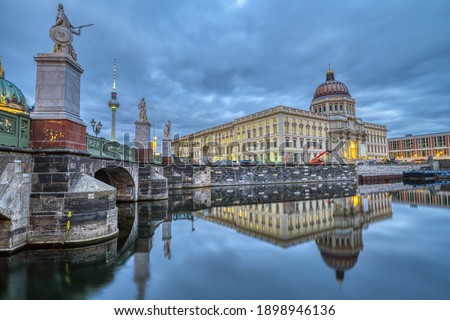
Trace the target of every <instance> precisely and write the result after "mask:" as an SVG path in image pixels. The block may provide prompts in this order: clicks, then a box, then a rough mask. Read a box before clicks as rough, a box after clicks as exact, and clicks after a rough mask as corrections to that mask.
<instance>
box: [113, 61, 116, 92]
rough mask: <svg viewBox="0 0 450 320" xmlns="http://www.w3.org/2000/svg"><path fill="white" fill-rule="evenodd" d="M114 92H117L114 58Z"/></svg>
mask: <svg viewBox="0 0 450 320" xmlns="http://www.w3.org/2000/svg"><path fill="white" fill-rule="evenodd" d="M113 92H116V58H114V78H113Z"/></svg>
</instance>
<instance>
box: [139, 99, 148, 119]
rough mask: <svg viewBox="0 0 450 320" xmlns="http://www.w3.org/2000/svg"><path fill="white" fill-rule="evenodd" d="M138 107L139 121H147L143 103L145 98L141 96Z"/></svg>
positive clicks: (145, 108)
mask: <svg viewBox="0 0 450 320" xmlns="http://www.w3.org/2000/svg"><path fill="white" fill-rule="evenodd" d="M138 108H139V121H148V119H147V107H146V105H145V99H144V98H142V99H141V102H140V103H139V105H138Z"/></svg>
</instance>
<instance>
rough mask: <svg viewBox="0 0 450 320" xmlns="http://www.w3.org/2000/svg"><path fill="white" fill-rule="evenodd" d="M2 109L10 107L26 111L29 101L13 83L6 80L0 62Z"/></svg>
mask: <svg viewBox="0 0 450 320" xmlns="http://www.w3.org/2000/svg"><path fill="white" fill-rule="evenodd" d="M0 107H10V108H13V109H18V110H21V111H26V108H27V101H26V99H25V96H24V95H23V93H22V91H20V89H19V88H18V87H17V86H16V85H15V84H14V83H12V82H9V81H8V80H6V79H5V73H4V71H3V68H2V65H1V62H0Z"/></svg>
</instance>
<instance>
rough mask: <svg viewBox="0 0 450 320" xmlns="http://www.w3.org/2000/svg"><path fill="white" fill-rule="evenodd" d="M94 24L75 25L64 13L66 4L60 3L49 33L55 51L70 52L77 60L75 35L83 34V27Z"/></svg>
mask: <svg viewBox="0 0 450 320" xmlns="http://www.w3.org/2000/svg"><path fill="white" fill-rule="evenodd" d="M87 26H92V24H87V25H84V26H79V27H74V26H73V25H72V24H71V23H70V21H69V18H67V16H66V14H65V13H64V6H63V5H62V4H61V3H60V4H58V12H57V13H56V22H55V24H54V25H53V26H52V27H51V28H50V31H49V35H50V38H51V39H52V40H53V41H54V42H55V45H54V46H53V52H54V53H57V52H64V53H68V54H70V56H71V57H72V58H73V60H75V61H76V60H77V55H76V53H75V50H74V48H73V46H72V40H73V36H72V34H75V35H78V36H79V35H80V34H81V28H84V27H87Z"/></svg>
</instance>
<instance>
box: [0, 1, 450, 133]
mask: <svg viewBox="0 0 450 320" xmlns="http://www.w3.org/2000/svg"><path fill="white" fill-rule="evenodd" d="M57 4H58V1H32V0H23V1H19V2H18V1H14V0H3V1H2V12H9V13H11V14H3V15H2V16H3V18H2V20H1V21H0V25H1V27H2V30H5V32H3V34H2V47H1V49H0V54H2V55H3V66H4V68H5V71H6V78H7V79H9V80H10V81H12V82H14V83H15V84H16V85H18V86H19V87H20V88H21V89H22V91H23V93H24V94H25V96H26V97H27V99H28V100H29V101H30V102H31V103H33V101H34V95H35V81H36V65H35V62H34V61H33V57H34V56H35V55H37V53H45V52H50V51H51V48H52V41H51V39H50V38H49V36H48V30H49V28H50V27H51V25H52V24H53V23H54V19H55V15H56V8H57ZM63 4H64V6H65V11H66V14H67V15H68V16H69V18H70V19H71V21H72V23H73V24H74V25H78V24H86V23H94V24H95V25H94V27H91V28H86V29H83V30H82V35H81V36H80V37H76V38H75V40H74V47H75V50H76V51H77V54H78V62H79V63H80V64H81V65H82V67H83V69H84V73H83V75H82V83H81V115H82V118H83V119H84V121H85V123H88V122H89V121H90V119H91V118H95V119H96V120H97V121H102V123H103V124H104V129H103V132H102V135H104V136H106V137H109V128H110V122H111V115H110V111H109V109H108V106H107V103H108V101H109V98H110V92H111V87H112V64H113V59H114V58H116V60H117V91H118V100H119V101H120V104H121V105H120V109H119V110H118V112H117V115H118V121H119V124H118V131H119V132H118V135H120V134H121V133H122V132H131V133H133V132H134V121H135V120H136V119H137V118H138V109H137V105H138V103H139V101H140V99H141V98H142V97H145V98H146V101H147V110H148V113H149V114H148V116H149V119H150V122H151V123H152V124H155V126H156V135H158V136H160V137H161V135H162V128H163V124H164V122H165V121H167V120H169V119H171V120H172V124H173V132H180V133H181V134H182V135H183V134H188V133H191V132H195V131H198V130H201V129H205V128H207V127H210V126H214V125H218V124H220V123H223V122H226V121H231V120H233V119H235V118H237V117H240V116H243V115H246V114H250V113H253V112H257V111H260V110H263V109H265V108H269V107H274V106H276V105H280V104H282V105H288V106H294V107H298V108H301V109H308V107H309V104H310V102H311V99H312V96H313V93H314V90H315V88H316V87H317V86H318V85H319V84H320V83H321V82H322V81H324V80H325V79H324V78H325V72H326V69H327V67H328V63H330V64H331V66H332V68H333V70H334V71H335V74H336V78H337V79H338V80H341V81H343V82H344V83H345V84H346V85H347V86H348V87H349V90H350V93H351V94H352V96H353V97H354V98H355V99H356V102H357V114H358V116H360V117H362V118H363V119H364V120H366V121H369V122H375V123H379V124H383V125H386V126H387V127H388V129H389V136H391V137H392V136H399V135H403V134H405V133H424V132H437V131H449V127H448V123H450V113H449V112H448V106H447V103H448V101H449V94H450V93H449V90H448V88H449V87H450V72H449V71H450V70H449V69H450V66H449V63H448V61H450V42H449V41H447V40H446V39H447V38H448V34H449V33H450V24H449V23H448V18H447V17H448V16H449V15H450V2H448V1H444V0H436V1H433V4H429V3H425V2H422V1H406V0H390V1H387V0H386V1H385V0H382V1H377V2H361V1H345V2H336V1H332V0H319V1H299V0H284V1H279V0H276V1H275V0H266V1H258V0H246V1H244V0H218V1H208V0H191V1H177V0H165V1H156V0H151V1H138V0H134V1H132V0H128V1H125V0H115V1H111V0H98V1H87V0H68V1H65V2H63ZM6 30H7V31H6ZM88 129H90V128H88Z"/></svg>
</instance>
